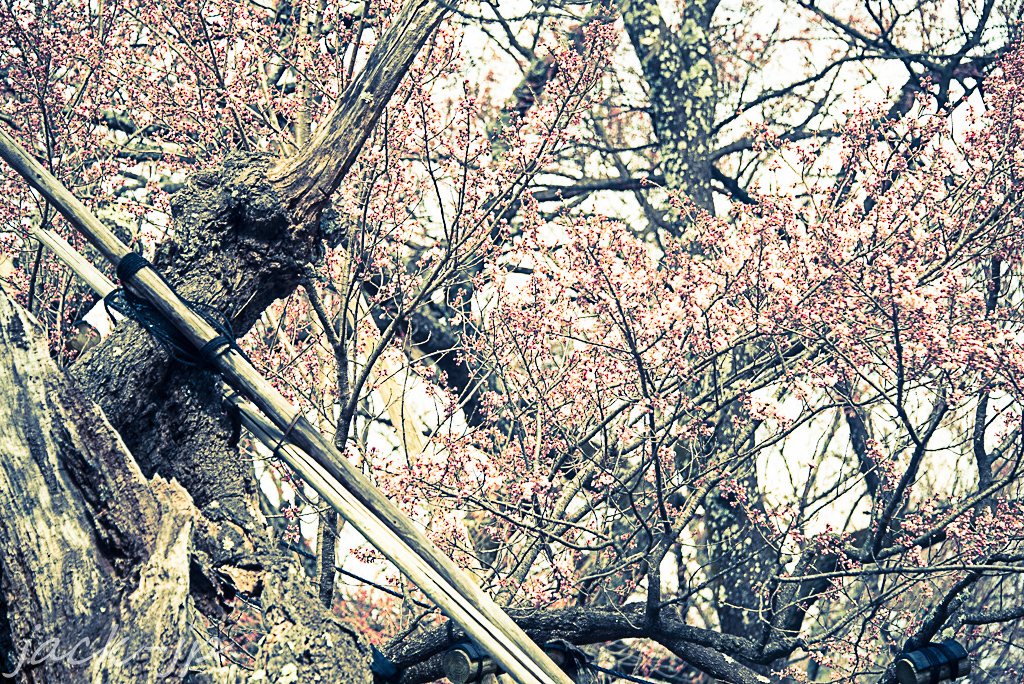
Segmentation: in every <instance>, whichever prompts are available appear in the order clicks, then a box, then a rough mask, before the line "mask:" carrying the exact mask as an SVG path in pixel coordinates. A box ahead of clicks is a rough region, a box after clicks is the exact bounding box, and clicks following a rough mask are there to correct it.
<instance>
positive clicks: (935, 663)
mask: <svg viewBox="0 0 1024 684" xmlns="http://www.w3.org/2000/svg"><path fill="white" fill-rule="evenodd" d="M932 648H933V647H932V646H930V645H929V646H925V647H924V648H922V649H921V654H922V655H924V657H925V658H927V659H928V669H930V670H931V671H932V674H931V679H929V680H928V682H929V684H939V670H941V669H942V660H941V659H940V658H939V655H938V654H937V653H936V652H935V651H934V650H932Z"/></svg>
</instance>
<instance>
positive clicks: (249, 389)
mask: <svg viewBox="0 0 1024 684" xmlns="http://www.w3.org/2000/svg"><path fill="white" fill-rule="evenodd" d="M0 156H2V157H3V158H4V160H5V161H7V163H8V164H10V165H11V167H12V168H13V169H14V170H15V171H17V172H18V174H20V175H21V176H22V177H23V178H24V179H25V180H26V181H27V182H28V183H29V184H30V185H31V186H32V187H33V188H35V189H36V190H37V191H38V192H39V193H40V194H42V195H43V196H44V197H45V198H46V199H47V201H49V202H50V203H51V204H52V205H53V206H54V207H55V208H57V209H58V210H59V211H60V212H61V214H63V215H64V217H65V218H66V219H67V220H68V221H69V222H70V223H71V224H72V225H74V226H75V227H76V228H77V229H78V230H80V231H81V232H82V234H83V235H84V236H85V237H86V238H87V239H88V240H89V242H91V243H92V244H93V246H95V247H96V248H97V249H98V250H100V252H101V253H102V254H103V255H104V257H106V258H107V259H108V260H109V261H110V262H111V263H112V264H114V265H115V267H116V266H117V265H118V264H120V262H121V259H122V258H123V257H124V256H125V255H126V254H128V253H129V252H130V251H131V250H130V249H129V248H128V247H127V246H125V245H124V244H123V243H122V242H121V241H120V240H118V239H117V237H115V236H114V235H113V233H111V232H110V231H109V230H108V229H107V228H106V226H104V225H103V224H102V223H101V222H100V221H99V219H97V218H96V217H95V216H93V215H92V214H91V213H90V212H89V210H88V209H87V208H86V207H85V205H83V204H82V203H81V202H80V201H79V200H78V198H77V197H75V196H74V195H73V194H72V193H71V192H69V191H68V190H67V189H66V188H65V187H64V186H63V185H61V184H60V183H59V182H58V181H57V179H56V178H54V177H53V176H52V175H51V174H50V173H49V172H48V171H47V170H46V169H45V168H43V167H42V166H41V165H40V164H39V163H38V162H37V161H36V160H35V159H34V158H32V157H31V156H30V155H29V154H28V153H27V152H25V150H24V149H22V147H21V146H20V145H19V144H18V143H17V141H15V140H14V139H13V138H11V137H10V135H8V134H7V132H6V131H4V130H3V129H0ZM130 282H131V285H132V287H133V289H135V290H136V291H137V292H138V293H139V294H141V295H142V296H144V297H145V298H146V299H147V300H148V301H149V302H150V304H152V305H153V306H154V307H156V308H157V309H158V310H159V311H160V313H161V314H163V315H164V317H166V318H167V320H168V321H169V322H170V323H171V324H172V325H174V327H176V328H177V329H178V330H179V331H181V333H182V334H183V335H185V337H186V338H188V340H189V341H190V342H191V343H192V344H193V345H194V346H195V347H196V348H197V349H199V348H201V347H202V346H203V345H204V344H206V343H207V342H209V341H210V340H212V339H214V338H215V337H217V336H218V335H219V333H218V332H217V331H216V330H214V329H213V328H212V327H211V326H210V325H209V324H208V323H207V322H206V321H205V320H203V319H202V318H200V317H199V316H197V315H196V314H195V313H194V312H193V311H192V310H191V309H190V308H189V307H188V306H187V305H186V304H185V303H184V302H182V301H181V299H180V298H179V297H178V296H177V294H176V293H175V292H174V291H173V290H172V289H171V288H170V287H169V286H168V285H167V283H165V282H164V281H163V279H162V278H160V276H159V275H158V274H157V273H156V271H154V270H153V269H151V268H145V269H142V270H141V271H139V272H138V273H137V274H136V275H135V276H134V277H132V278H131V280H130ZM215 365H216V368H217V370H218V371H220V373H221V375H222V376H223V377H224V379H225V381H226V382H227V383H228V384H229V385H231V386H232V387H233V388H234V389H235V390H236V391H238V392H239V393H241V394H242V395H244V396H247V397H249V398H251V400H252V401H253V403H255V404H256V406H257V407H258V408H259V410H260V411H262V412H263V413H264V414H265V415H266V416H267V417H269V418H270V420H271V421H272V422H273V423H274V424H275V425H276V426H277V427H278V428H279V429H280V430H282V431H283V433H282V434H283V435H285V436H287V437H288V439H290V440H291V441H292V442H293V443H294V444H295V445H296V446H297V447H298V449H299V450H301V451H304V452H306V454H308V455H309V456H310V457H311V458H312V459H313V461H315V463H316V465H317V466H318V469H311V467H310V463H312V462H313V461H309V460H298V459H297V460H296V463H297V464H299V465H300V466H301V468H296V470H298V472H299V473H300V474H301V475H302V476H303V477H304V478H311V479H313V480H317V479H320V480H321V484H322V485H323V486H324V487H325V490H326V489H328V488H327V483H328V481H327V480H324V479H323V477H324V475H329V476H330V477H331V478H332V479H333V480H334V481H335V483H333V484H335V485H336V486H335V487H334V489H335V490H336V491H340V490H344V491H346V492H347V493H348V494H349V495H351V497H352V501H353V502H358V503H359V504H361V508H355V507H353V506H350V505H349V504H345V505H343V506H341V507H340V508H336V510H338V513H340V514H341V515H342V516H343V517H344V518H345V519H346V520H348V521H349V522H350V523H352V524H353V525H357V526H358V525H363V524H366V525H371V524H372V525H381V526H382V527H379V528H375V529H377V530H378V531H381V533H382V534H383V530H384V529H385V528H386V529H387V530H389V531H390V533H389V538H390V539H391V541H392V542H394V543H395V544H397V545H401V546H402V547H405V548H406V549H407V550H408V554H404V553H403V554H402V555H401V556H397V555H396V557H395V558H394V559H392V560H393V561H394V562H395V564H396V565H397V566H398V567H399V569H400V570H401V571H402V572H403V573H405V574H406V575H407V576H409V577H410V579H412V580H413V581H414V582H417V579H416V578H417V577H419V578H423V581H425V582H427V584H426V585H425V586H424V585H420V588H421V589H422V590H423V592H424V593H425V594H426V595H427V596H428V597H430V599H431V600H432V601H434V602H435V603H436V604H438V605H439V606H442V607H445V606H447V608H446V611H447V610H450V611H451V612H449V613H448V615H449V617H451V618H452V619H453V620H455V621H456V622H457V623H458V624H459V625H460V626H461V627H462V628H463V629H464V630H465V631H466V633H467V634H468V635H469V636H470V637H471V638H473V639H474V640H476V641H477V643H478V644H479V645H480V647H481V648H483V649H484V650H486V651H487V652H488V653H490V654H491V656H492V657H493V658H494V659H495V660H496V661H498V663H499V664H500V665H501V667H502V668H503V669H504V670H505V671H506V672H508V673H509V674H510V675H512V676H513V677H514V678H515V679H516V680H517V681H518V682H520V684H556V683H557V684H572V680H571V679H570V678H569V677H568V676H567V675H566V674H565V673H564V672H562V670H561V669H560V668H559V667H558V666H557V665H555V663H554V662H553V661H552V660H551V659H550V658H549V657H548V656H547V654H545V653H544V651H543V650H542V649H541V648H540V647H539V646H537V644H535V643H533V642H532V641H531V640H530V638H529V637H527V636H526V634H525V633H524V632H523V631H522V630H521V629H520V628H519V626H518V625H516V624H515V622H513V621H512V619H511V618H510V617H509V616H508V615H507V614H506V613H505V612H504V611H503V610H502V609H501V608H500V607H499V606H498V605H497V604H496V603H494V601H493V600H492V599H491V597H490V596H488V595H487V594H486V593H484V592H483V591H482V590H481V589H480V587H478V586H477V585H476V584H475V583H474V582H472V581H471V580H470V579H469V577H467V576H466V575H465V574H464V573H463V572H462V571H461V570H459V569H458V567H456V565H455V564H454V563H453V562H452V561H451V559H450V558H448V557H447V556H445V555H444V554H443V553H441V550H440V549H438V548H437V547H436V546H435V545H434V544H433V543H431V542H430V540H428V539H427V538H426V536H425V535H424V534H423V533H422V532H421V531H420V530H419V529H418V528H417V527H416V526H415V525H414V524H413V522H412V521H411V520H410V519H409V518H408V517H407V516H406V515H405V514H404V513H402V512H401V511H400V510H399V509H398V508H397V507H396V506H395V505H394V504H393V503H391V501H390V500H388V499H387V497H385V496H384V495H383V494H381V493H380V491H379V490H377V488H376V487H374V486H373V485H372V484H371V483H370V482H369V481H368V480H367V479H366V478H365V477H363V475H362V473H360V472H359V471H358V470H356V469H355V468H353V467H352V465H351V464H349V462H348V460H347V459H346V458H345V457H344V456H343V455H342V454H341V452H339V451H338V450H337V449H336V448H335V447H334V445H333V444H331V443H330V442H329V441H328V440H326V439H325V438H324V437H323V436H322V435H321V434H320V433H319V432H318V431H317V430H316V429H315V428H314V427H313V426H312V424H310V423H309V421H307V420H306V419H305V418H304V417H303V416H302V414H301V412H300V411H299V410H298V409H296V408H295V407H294V406H292V405H291V404H290V403H289V402H288V401H287V400H286V399H285V398H284V397H283V396H282V395H281V393H280V392H278V391H277V389H276V388H275V387H274V386H273V385H271V384H270V382H269V381H267V379H266V378H264V377H263V376H262V375H260V373H259V372H258V371H257V370H256V369H255V368H254V367H253V366H252V364H250V363H249V362H248V361H247V360H246V359H245V358H244V357H243V356H242V355H241V354H239V353H238V352H237V351H236V350H234V349H230V350H228V351H227V352H226V353H223V354H221V355H219V356H218V357H217V358H216V361H215ZM307 481H308V480H307ZM311 484H312V482H311ZM340 503H341V501H340V500H339V504H340ZM333 505H334V504H333V502H332V506H333ZM350 516H351V517H350ZM362 516H369V518H372V519H373V522H372V523H370V522H365V523H364V521H363V518H362ZM367 541H369V542H370V543H371V544H374V545H375V546H376V545H377V543H378V539H377V538H375V537H374V536H368V537H367ZM377 548H378V549H379V550H381V552H382V553H384V554H385V555H388V553H389V552H390V553H393V551H389V552H385V551H384V550H383V549H380V547H379V546H378V547H377ZM413 559H416V561H414V560H413ZM420 563H422V565H421V564H420ZM425 567H430V568H431V569H432V570H433V574H432V575H425V574H424V573H425ZM417 584H419V583H418V582H417Z"/></svg>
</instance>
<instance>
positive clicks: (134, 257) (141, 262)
mask: <svg viewBox="0 0 1024 684" xmlns="http://www.w3.org/2000/svg"><path fill="white" fill-rule="evenodd" d="M147 266H152V264H150V263H149V260H147V259H146V257H144V256H141V255H140V254H139V253H138V252H128V253H127V254H125V255H124V256H123V257H121V261H120V262H118V264H117V279H118V280H120V281H121V282H122V283H123V282H125V281H126V280H128V279H130V278H131V277H132V276H134V275H135V274H136V273H138V272H139V271H141V270H142V269H144V268H146V267H147Z"/></svg>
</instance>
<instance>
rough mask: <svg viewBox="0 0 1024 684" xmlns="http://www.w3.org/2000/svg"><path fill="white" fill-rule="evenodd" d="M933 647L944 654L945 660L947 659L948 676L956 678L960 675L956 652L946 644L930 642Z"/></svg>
mask: <svg viewBox="0 0 1024 684" xmlns="http://www.w3.org/2000/svg"><path fill="white" fill-rule="evenodd" d="M932 646H933V647H935V648H937V649H938V650H940V651H941V652H942V654H943V655H945V656H946V660H948V661H949V678H950V679H957V678H959V677H960V659H959V658H957V657H956V653H955V652H954V651H953V649H951V648H950V647H949V646H947V645H946V644H932Z"/></svg>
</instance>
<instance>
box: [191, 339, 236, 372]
mask: <svg viewBox="0 0 1024 684" xmlns="http://www.w3.org/2000/svg"><path fill="white" fill-rule="evenodd" d="M233 344H234V341H233V340H231V339H228V338H227V337H226V336H224V335H217V337H214V338H213V339H212V340H210V341H209V342H207V343H206V344H204V345H203V346H202V347H200V348H199V358H201V359H202V360H203V363H205V364H206V365H207V366H212V365H213V362H214V361H215V360H216V359H217V357H218V356H220V355H221V354H224V353H226V352H227V351H228V350H229V349H231V346H232V345H233Z"/></svg>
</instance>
